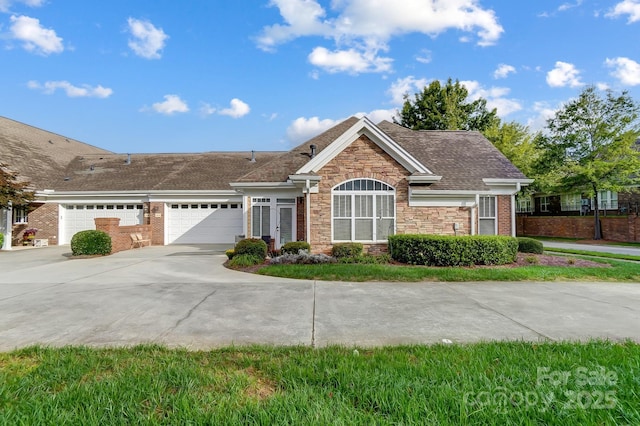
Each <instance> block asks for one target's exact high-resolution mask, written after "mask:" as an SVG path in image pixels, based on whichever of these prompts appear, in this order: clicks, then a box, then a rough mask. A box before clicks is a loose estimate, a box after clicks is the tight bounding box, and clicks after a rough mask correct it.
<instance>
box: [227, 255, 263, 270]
mask: <svg viewBox="0 0 640 426" xmlns="http://www.w3.org/2000/svg"><path fill="white" fill-rule="evenodd" d="M262 262H264V257H263V258H260V257H258V256H254V255H252V254H236V255H235V256H233V258H232V259H231V260H230V261H229V266H231V267H232V268H244V267H247V266H253V265H259V264H261V263H262Z"/></svg>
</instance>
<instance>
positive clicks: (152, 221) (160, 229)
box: [144, 203, 164, 246]
mask: <svg viewBox="0 0 640 426" xmlns="http://www.w3.org/2000/svg"><path fill="white" fill-rule="evenodd" d="M144 207H145V220H144V223H145V224H149V225H150V227H151V244H153V245H154V246H162V245H164V203H145V205H144ZM147 215H148V216H147Z"/></svg>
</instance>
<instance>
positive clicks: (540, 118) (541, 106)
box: [527, 102, 559, 132]
mask: <svg viewBox="0 0 640 426" xmlns="http://www.w3.org/2000/svg"><path fill="white" fill-rule="evenodd" d="M558 109H559V108H552V107H550V106H549V105H548V104H547V103H546V102H536V103H535V104H534V105H533V110H534V112H535V113H536V115H535V116H534V117H532V118H530V119H529V120H527V126H528V127H529V129H531V131H532V132H538V131H541V130H544V128H545V127H546V126H547V120H549V119H550V118H553V116H555V114H556V111H557V110H558Z"/></svg>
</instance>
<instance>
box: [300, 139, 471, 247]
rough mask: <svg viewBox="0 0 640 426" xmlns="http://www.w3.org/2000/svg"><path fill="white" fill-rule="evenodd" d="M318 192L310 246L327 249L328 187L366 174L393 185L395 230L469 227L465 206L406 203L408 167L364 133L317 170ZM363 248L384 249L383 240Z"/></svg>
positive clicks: (452, 232)
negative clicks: (411, 205) (394, 194)
mask: <svg viewBox="0 0 640 426" xmlns="http://www.w3.org/2000/svg"><path fill="white" fill-rule="evenodd" d="M318 174H319V175H320V176H321V178H322V179H321V180H320V183H319V185H320V188H319V193H318V194H311V241H310V243H311V248H312V250H313V251H314V252H325V253H328V252H330V251H331V247H332V244H331V189H332V188H333V187H334V186H336V185H337V184H339V183H342V182H344V181H346V180H350V179H359V178H370V179H377V180H380V181H382V182H385V183H387V184H389V185H391V186H393V187H394V188H396V222H397V223H396V233H398V234H407V233H437V234H442V235H455V233H456V231H455V229H454V227H453V223H456V222H457V223H460V228H459V230H458V235H468V234H469V233H470V229H471V213H470V211H469V209H465V208H458V207H409V183H408V181H407V179H406V177H407V176H408V174H409V173H408V171H407V170H406V169H405V168H404V167H403V166H402V165H400V164H399V163H397V162H396V161H395V160H394V159H393V158H391V157H390V156H389V155H388V154H387V153H386V152H384V151H383V150H382V149H381V148H380V147H378V146H377V145H376V144H375V143H373V142H372V141H371V140H369V138H367V137H366V136H361V137H360V138H359V139H358V140H356V141H354V142H353V143H352V144H351V145H350V146H348V147H347V148H346V149H345V150H344V151H343V152H341V153H340V154H338V155H337V156H336V157H335V158H334V159H333V160H332V161H330V162H329V163H328V164H327V165H325V166H324V167H323V168H322V169H321V170H320V171H319V173H318ZM366 251H368V252H373V253H378V252H384V251H386V244H371V245H367V247H366Z"/></svg>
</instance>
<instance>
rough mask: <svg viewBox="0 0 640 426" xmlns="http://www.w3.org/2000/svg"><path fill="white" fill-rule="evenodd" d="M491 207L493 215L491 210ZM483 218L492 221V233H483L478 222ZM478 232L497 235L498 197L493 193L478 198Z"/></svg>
mask: <svg viewBox="0 0 640 426" xmlns="http://www.w3.org/2000/svg"><path fill="white" fill-rule="evenodd" d="M487 208H488V211H487ZM492 209H493V215H492V214H491V210H492ZM483 220H485V221H489V220H492V221H493V234H483V233H482V232H481V229H482V226H480V222H482V221H483ZM478 234H479V235H498V197H496V196H495V195H483V196H481V197H480V199H479V204H478Z"/></svg>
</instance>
